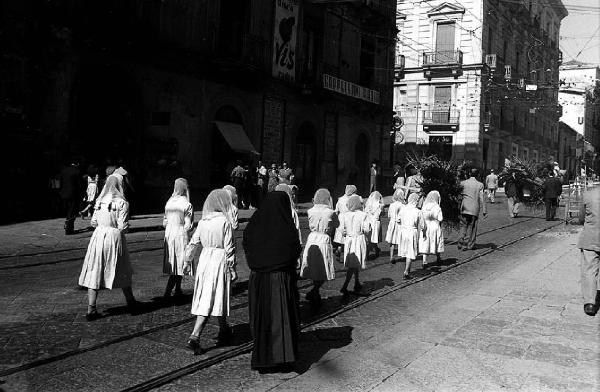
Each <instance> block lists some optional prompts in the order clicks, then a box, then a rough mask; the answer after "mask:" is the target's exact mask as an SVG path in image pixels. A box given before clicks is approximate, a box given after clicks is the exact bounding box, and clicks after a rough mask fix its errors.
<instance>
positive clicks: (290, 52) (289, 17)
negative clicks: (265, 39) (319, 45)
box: [273, 0, 299, 82]
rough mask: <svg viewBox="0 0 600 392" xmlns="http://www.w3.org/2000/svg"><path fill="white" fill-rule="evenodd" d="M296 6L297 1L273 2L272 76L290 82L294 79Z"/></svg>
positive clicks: (276, 0) (282, 0) (283, 0)
mask: <svg viewBox="0 0 600 392" xmlns="http://www.w3.org/2000/svg"><path fill="white" fill-rule="evenodd" d="M298 5H299V4H298V0H275V31H274V32H273V33H274V34H273V36H274V39H273V76H274V77H276V78H279V79H283V80H287V81H290V82H293V81H294V80H295V79H296V42H297V35H298Z"/></svg>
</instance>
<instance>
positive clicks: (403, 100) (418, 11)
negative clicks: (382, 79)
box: [394, 0, 567, 169]
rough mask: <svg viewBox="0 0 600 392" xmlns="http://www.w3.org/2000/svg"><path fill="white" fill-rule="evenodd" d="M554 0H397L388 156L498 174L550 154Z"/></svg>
mask: <svg viewBox="0 0 600 392" xmlns="http://www.w3.org/2000/svg"><path fill="white" fill-rule="evenodd" d="M566 15H567V11H566V9H565V8H564V6H563V5H562V3H561V2H560V0H543V1H528V0H523V1H511V2H502V1H496V0H467V1H462V2H458V1H443V0H435V1H426V2H410V1H404V0H400V1H398V17H397V24H398V30H399V33H398V47H397V53H398V54H399V55H397V56H396V73H395V76H396V78H395V91H394V108H395V110H396V111H397V112H399V113H400V114H401V116H402V118H403V123H404V125H403V129H402V131H401V132H399V133H401V136H400V137H398V134H397V135H396V141H397V142H398V143H400V145H399V146H398V145H397V152H398V154H400V155H401V154H402V152H404V151H410V150H412V149H416V150H417V151H419V150H420V151H422V152H426V153H430V154H437V155H438V156H441V157H444V158H446V159H450V158H452V159H454V160H459V161H460V160H470V161H473V162H474V163H475V164H477V165H479V166H481V167H482V168H484V169H492V168H499V167H502V166H503V165H504V160H505V158H507V157H509V156H511V155H515V156H518V157H521V158H526V159H532V160H535V161H541V160H545V159H547V158H549V157H553V158H555V157H556V153H557V150H558V118H559V115H560V108H559V107H558V103H557V91H558V67H559V64H560V62H561V60H562V57H561V56H562V55H561V53H560V51H559V49H558V39H559V30H560V22H561V20H562V19H563V18H564V17H565V16H566Z"/></svg>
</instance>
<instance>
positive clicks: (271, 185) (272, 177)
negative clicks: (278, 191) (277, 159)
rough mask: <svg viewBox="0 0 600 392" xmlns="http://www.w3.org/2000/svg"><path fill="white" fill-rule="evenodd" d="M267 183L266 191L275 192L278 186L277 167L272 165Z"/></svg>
mask: <svg viewBox="0 0 600 392" xmlns="http://www.w3.org/2000/svg"><path fill="white" fill-rule="evenodd" d="M268 175H269V182H268V184H267V191H268V192H273V191H275V187H276V186H277V184H279V170H277V165H276V164H274V163H273V164H272V165H271V170H269V173H268Z"/></svg>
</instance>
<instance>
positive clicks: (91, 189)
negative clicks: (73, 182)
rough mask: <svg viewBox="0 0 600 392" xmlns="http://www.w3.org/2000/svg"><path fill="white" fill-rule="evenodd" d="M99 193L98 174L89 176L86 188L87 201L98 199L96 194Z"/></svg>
mask: <svg viewBox="0 0 600 392" xmlns="http://www.w3.org/2000/svg"><path fill="white" fill-rule="evenodd" d="M97 194H98V176H96V177H95V178H92V177H91V176H87V188H86V190H85V201H86V202H88V203H92V202H93V201H94V200H96V195H97Z"/></svg>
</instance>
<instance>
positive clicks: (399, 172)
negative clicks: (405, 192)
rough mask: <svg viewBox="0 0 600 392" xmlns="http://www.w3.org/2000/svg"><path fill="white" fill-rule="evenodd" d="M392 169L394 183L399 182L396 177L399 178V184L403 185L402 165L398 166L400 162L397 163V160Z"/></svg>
mask: <svg viewBox="0 0 600 392" xmlns="http://www.w3.org/2000/svg"><path fill="white" fill-rule="evenodd" d="M393 169H394V174H393V176H392V177H393V179H394V184H397V183H399V181H398V179H401V180H400V183H401V185H404V180H405V178H404V171H403V170H402V166H400V163H398V162H396V163H394V166H393ZM394 189H395V188H394Z"/></svg>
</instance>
